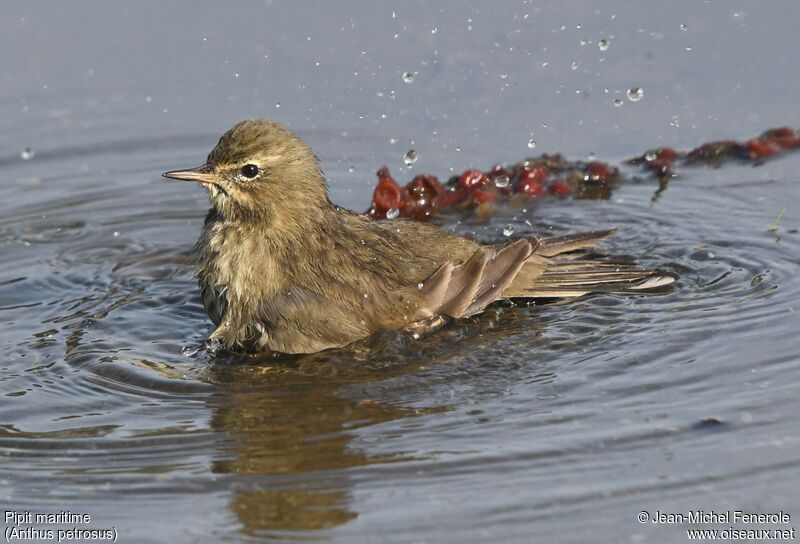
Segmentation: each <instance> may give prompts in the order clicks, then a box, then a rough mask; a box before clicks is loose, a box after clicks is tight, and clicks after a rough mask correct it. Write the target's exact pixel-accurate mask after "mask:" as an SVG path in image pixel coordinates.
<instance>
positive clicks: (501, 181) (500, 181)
mask: <svg viewBox="0 0 800 544" xmlns="http://www.w3.org/2000/svg"><path fill="white" fill-rule="evenodd" d="M509 183H511V178H509V177H508V176H507V175H505V174H502V175H500V176H497V177H496V178H494V185H495V187H497V188H499V189H504V188H505V187H508V184H509Z"/></svg>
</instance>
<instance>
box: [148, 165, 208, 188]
mask: <svg viewBox="0 0 800 544" xmlns="http://www.w3.org/2000/svg"><path fill="white" fill-rule="evenodd" d="M162 176H164V177H165V178H172V179H182V180H185V181H196V182H198V183H212V184H217V183H219V177H218V176H217V175H216V174H215V173H214V171H213V169H212V168H211V167H210V166H209V165H207V164H204V165H203V166H199V167H197V168H191V169H188V170H173V171H172V172H164V173H163V174H162Z"/></svg>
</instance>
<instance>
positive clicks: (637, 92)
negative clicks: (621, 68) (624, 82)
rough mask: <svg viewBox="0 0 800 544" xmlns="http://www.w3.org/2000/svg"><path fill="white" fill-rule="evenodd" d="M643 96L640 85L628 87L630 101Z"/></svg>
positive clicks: (637, 99)
mask: <svg viewBox="0 0 800 544" xmlns="http://www.w3.org/2000/svg"><path fill="white" fill-rule="evenodd" d="M642 96H644V90H643V89H642V88H641V87H631V88H630V89H628V100H630V101H631V102H638V101H639V100H641V99H642Z"/></svg>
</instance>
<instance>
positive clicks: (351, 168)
mask: <svg viewBox="0 0 800 544" xmlns="http://www.w3.org/2000/svg"><path fill="white" fill-rule="evenodd" d="M347 171H348V172H350V173H351V174H352V173H353V172H355V171H356V167H355V166H351V167H349V168H348V169H347Z"/></svg>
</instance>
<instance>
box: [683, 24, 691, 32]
mask: <svg viewBox="0 0 800 544" xmlns="http://www.w3.org/2000/svg"><path fill="white" fill-rule="evenodd" d="M681 30H683V31H684V32H686V31H687V30H689V27H688V26H686V25H681Z"/></svg>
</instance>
